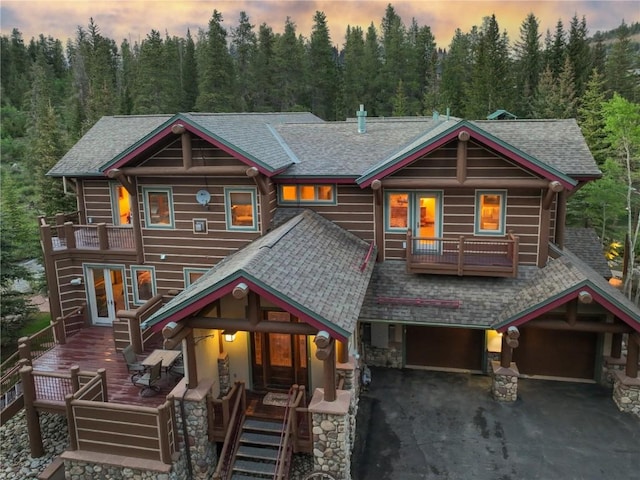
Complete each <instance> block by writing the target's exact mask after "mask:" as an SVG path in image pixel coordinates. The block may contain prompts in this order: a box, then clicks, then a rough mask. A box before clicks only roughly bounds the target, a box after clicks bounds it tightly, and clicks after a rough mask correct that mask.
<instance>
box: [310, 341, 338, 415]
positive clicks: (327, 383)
mask: <svg viewBox="0 0 640 480" xmlns="http://www.w3.org/2000/svg"><path fill="white" fill-rule="evenodd" d="M314 343H315V344H316V346H317V347H318V348H317V350H316V358H317V359H318V360H322V362H323V373H324V375H323V378H324V381H323V386H324V401H325V402H335V401H336V397H337V393H336V351H335V350H336V349H335V343H336V342H335V340H334V339H333V338H331V336H330V335H329V334H328V333H327V332H325V331H321V332H318V334H317V335H316V338H315V339H314Z"/></svg>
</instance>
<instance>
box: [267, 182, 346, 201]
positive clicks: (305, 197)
mask: <svg viewBox="0 0 640 480" xmlns="http://www.w3.org/2000/svg"><path fill="white" fill-rule="evenodd" d="M280 203H281V204H287V203H298V204H300V203H302V204H304V203H335V195H334V186H333V185H280Z"/></svg>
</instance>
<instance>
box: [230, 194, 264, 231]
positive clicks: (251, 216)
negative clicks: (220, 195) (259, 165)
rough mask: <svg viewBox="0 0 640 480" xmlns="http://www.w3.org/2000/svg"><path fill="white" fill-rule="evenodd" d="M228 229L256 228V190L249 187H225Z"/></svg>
mask: <svg viewBox="0 0 640 480" xmlns="http://www.w3.org/2000/svg"><path fill="white" fill-rule="evenodd" d="M224 195H225V209H226V214H227V229H228V230H257V229H258V220H257V215H256V212H257V210H258V207H257V205H256V192H255V190H251V189H246V190H242V189H237V190H236V189H233V190H232V189H225V192H224Z"/></svg>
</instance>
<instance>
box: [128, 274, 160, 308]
mask: <svg viewBox="0 0 640 480" xmlns="http://www.w3.org/2000/svg"><path fill="white" fill-rule="evenodd" d="M131 278H132V280H133V282H132V283H133V302H134V303H135V304H136V305H142V304H144V303H145V302H147V301H148V300H151V298H153V296H154V295H155V294H156V271H155V268H153V267H147V266H132V267H131Z"/></svg>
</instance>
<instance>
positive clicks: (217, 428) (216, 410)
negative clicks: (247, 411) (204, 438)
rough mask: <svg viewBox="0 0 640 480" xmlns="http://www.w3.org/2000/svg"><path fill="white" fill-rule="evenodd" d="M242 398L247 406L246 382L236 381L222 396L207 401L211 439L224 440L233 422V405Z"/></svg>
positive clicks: (215, 440)
mask: <svg viewBox="0 0 640 480" xmlns="http://www.w3.org/2000/svg"><path fill="white" fill-rule="evenodd" d="M239 399H241V400H242V403H243V405H244V406H245V408H246V403H247V398H246V392H245V388H244V383H240V382H236V383H235V384H234V385H233V387H231V390H229V392H228V393H227V394H226V395H225V396H223V397H222V398H219V399H218V398H211V399H209V401H208V402H207V415H208V420H209V422H208V425H209V432H208V435H209V441H210V442H222V441H224V438H225V436H226V434H227V430H228V429H229V425H230V423H231V414H232V411H233V405H234V404H235V403H236V402H238V401H239Z"/></svg>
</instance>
